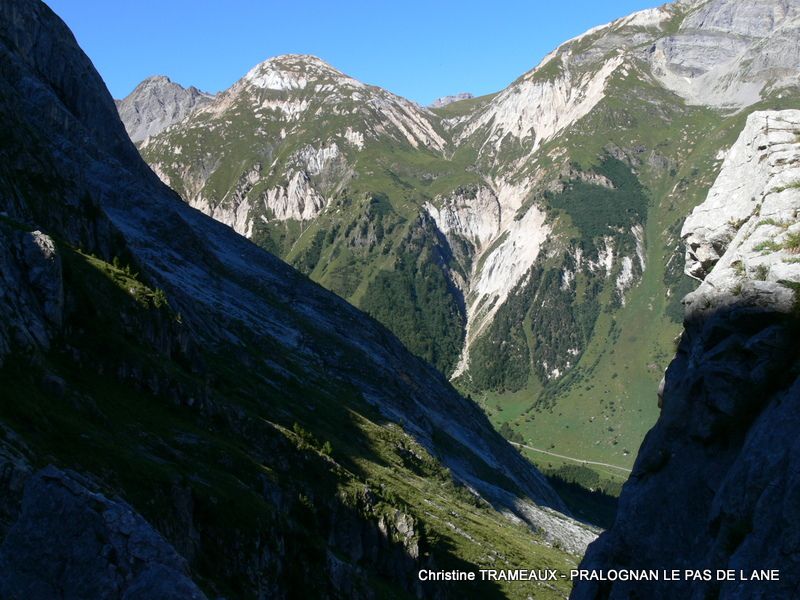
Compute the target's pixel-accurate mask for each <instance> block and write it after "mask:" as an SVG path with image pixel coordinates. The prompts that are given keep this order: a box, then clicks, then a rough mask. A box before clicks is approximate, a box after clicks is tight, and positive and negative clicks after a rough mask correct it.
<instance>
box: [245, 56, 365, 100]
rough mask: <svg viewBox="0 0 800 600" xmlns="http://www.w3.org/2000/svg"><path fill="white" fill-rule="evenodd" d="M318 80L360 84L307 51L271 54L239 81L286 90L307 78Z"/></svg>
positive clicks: (304, 85) (307, 79)
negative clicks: (303, 52) (305, 52)
mask: <svg viewBox="0 0 800 600" xmlns="http://www.w3.org/2000/svg"><path fill="white" fill-rule="evenodd" d="M320 79H334V80H336V81H337V83H339V84H342V83H345V84H349V85H350V86H352V87H364V84H363V83H361V82H360V81H356V80H355V79H353V78H352V77H349V76H347V75H345V74H344V73H342V72H341V71H339V70H338V69H336V68H335V67H333V66H331V65H330V64H328V63H327V62H325V61H324V60H322V59H321V58H318V57H316V56H313V55H311V54H282V55H280V56H274V57H272V58H269V59H267V60H265V61H264V62H261V63H259V64H257V65H256V66H255V67H253V68H252V69H250V71H248V73H247V74H246V75H245V76H244V78H243V81H245V82H247V83H249V84H250V85H252V86H255V87H258V88H262V89H270V90H279V91H287V90H298V89H304V88H305V87H306V85H307V84H308V82H309V81H317V80H320Z"/></svg>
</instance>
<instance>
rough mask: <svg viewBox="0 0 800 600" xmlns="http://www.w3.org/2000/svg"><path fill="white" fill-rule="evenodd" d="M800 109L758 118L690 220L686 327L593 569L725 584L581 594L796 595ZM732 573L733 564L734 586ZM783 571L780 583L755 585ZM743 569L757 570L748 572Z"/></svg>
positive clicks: (799, 543)
mask: <svg viewBox="0 0 800 600" xmlns="http://www.w3.org/2000/svg"><path fill="white" fill-rule="evenodd" d="M798 131H800V111H771V112H758V113H754V114H752V115H750V117H749V118H748V121H747V125H746V126H745V128H744V130H743V132H742V134H741V135H740V137H739V139H738V140H737V142H736V143H735V144H734V146H733V148H732V149H731V150H730V152H729V154H728V156H727V158H726V160H725V163H724V164H723V167H722V170H721V172H720V174H719V177H718V179H717V181H716V183H715V184H714V186H713V188H712V190H711V192H710V193H709V195H708V199H707V200H706V202H704V203H703V204H701V205H700V206H699V207H698V208H697V209H695V211H694V213H693V214H692V215H691V217H690V218H689V219H687V221H686V225H685V226H684V231H683V235H684V238H685V239H686V240H687V246H688V250H687V251H688V253H687V271H688V272H690V273H692V274H693V275H694V276H696V277H703V283H702V284H701V285H700V287H699V288H698V290H697V291H695V292H693V293H692V294H690V295H689V296H687V298H686V300H685V304H686V309H687V310H686V320H685V324H684V332H683V335H682V336H681V339H680V343H679V346H678V350H677V355H676V357H675V359H674V360H673V361H672V363H671V364H670V366H669V368H668V369H667V372H666V375H665V378H664V382H663V387H662V388H661V389H660V390H659V401H660V403H661V406H662V410H661V416H660V418H659V420H658V422H657V423H656V425H655V427H654V428H653V429H652V430H651V431H650V433H648V435H647V437H646V438H645V441H644V443H643V444H642V447H641V449H640V451H639V455H638V458H637V460H636V463H635V466H634V470H633V473H632V475H631V478H630V480H629V481H628V482H627V483H626V485H625V487H624V489H623V492H622V495H621V497H620V504H619V511H618V515H617V519H616V522H615V524H614V526H613V527H612V528H611V529H610V530H609V531H607V532H606V533H604V534H603V535H602V536H601V537H600V538H599V539H598V541H597V542H595V543H594V544H592V545H591V546H590V548H589V550H588V552H587V554H586V557H585V559H584V561H583V564H582V568H585V569H595V570H598V571H606V572H607V571H609V570H611V569H679V570H681V572H683V570H685V569H695V570H703V569H710V570H711V572H712V574H713V577H711V581H702V580H692V579H691V578H687V577H685V576H682V577H681V580H680V581H677V582H663V581H662V582H622V581H617V582H609V581H606V582H602V583H601V582H582V583H579V584H577V585H576V587H575V590H574V593H573V596H572V597H573V598H576V599H583V598H631V597H648V598H676V597H681V598H708V597H718V598H754V597H755V598H766V597H768V598H786V599H789V598H794V597H796V590H797V586H798V584H800V568H798V564H797V561H795V560H794V558H793V557H794V556H796V555H797V554H798V553H799V552H800V532H799V531H798V522H800V515H798V509H797V507H798V504H797V502H796V498H797V495H798V493H800V478H799V477H798V475H797V474H798V472H799V471H798V469H799V468H800V464H799V463H798V442H797V440H798V437H797V432H798V430H800V420H798V414H800V370H799V369H800V350H798V346H797V339H798V337H797V336H798V334H800V317H799V316H798V313H797V306H798V304H797V303H798V294H799V293H800V291H799V290H800V269H798V265H797V259H796V254H797V251H798V250H799V249H800V243H796V242H797V241H798V239H799V238H798V237H795V236H796V234H795V233H794V232H797V231H800V223H798V216H799V215H800V212H799V211H800V187H798V186H797V185H796V184H793V182H795V181H796V177H797V174H798V171H797V164H798V159H797V157H798V153H799V152H800V138H798V135H797V132H798ZM717 569H733V570H735V572H736V574H737V576H736V578H735V580H733V581H721V580H718V578H717V577H716V570H717ZM758 569H778V570H779V571H780V581H753V580H752V577H751V574H752V571H753V570H758ZM740 572H743V573H744V574H745V575H746V578H745V579H742V577H741V576H740Z"/></svg>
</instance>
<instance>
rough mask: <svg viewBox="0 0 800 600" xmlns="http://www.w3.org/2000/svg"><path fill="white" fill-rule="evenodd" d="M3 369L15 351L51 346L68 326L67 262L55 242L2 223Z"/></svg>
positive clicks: (0, 301) (0, 350)
mask: <svg viewBox="0 0 800 600" xmlns="http://www.w3.org/2000/svg"><path fill="white" fill-rule="evenodd" d="M0 281H2V283H3V286H2V288H1V289H0V314H2V315H3V319H2V322H1V323H0V365H2V364H3V360H4V358H5V356H6V355H8V354H9V353H10V352H11V351H12V350H14V349H21V348H22V349H24V348H30V347H35V346H39V347H48V346H49V344H50V339H51V337H52V331H53V329H54V328H57V327H59V326H60V325H61V323H62V318H63V304H64V290H63V281H62V272H61V259H60V257H59V255H58V252H57V250H56V246H55V243H54V242H53V240H52V238H50V237H49V236H48V235H46V234H44V233H42V232H41V231H39V230H35V231H31V232H22V231H19V230H17V229H15V228H11V227H8V226H4V224H3V223H2V222H0Z"/></svg>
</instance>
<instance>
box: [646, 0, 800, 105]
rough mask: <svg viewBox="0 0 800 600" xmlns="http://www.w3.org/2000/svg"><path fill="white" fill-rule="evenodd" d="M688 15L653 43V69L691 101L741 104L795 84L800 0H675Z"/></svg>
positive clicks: (799, 62)
mask: <svg viewBox="0 0 800 600" xmlns="http://www.w3.org/2000/svg"><path fill="white" fill-rule="evenodd" d="M677 6H679V7H681V8H682V9H684V10H687V13H688V14H687V16H686V18H685V19H684V20H683V22H682V23H681V26H680V29H679V30H678V32H677V33H675V34H673V35H669V36H666V37H663V38H660V39H659V40H657V41H656V43H655V44H654V46H653V48H652V53H651V55H650V56H651V64H652V68H653V73H654V75H656V77H657V78H658V79H659V80H660V81H661V83H662V84H663V85H665V86H666V87H668V88H669V89H671V90H673V91H675V92H676V93H678V94H680V95H681V96H683V97H684V98H686V99H687V100H688V101H689V102H691V103H693V104H705V105H709V106H715V107H731V108H734V107H735V108H739V107H742V106H747V105H749V104H752V103H754V102H756V101H758V99H759V98H760V97H761V96H762V95H763V93H764V92H765V91H770V90H777V89H781V88H782V87H784V86H787V85H791V86H795V87H796V86H797V70H798V68H800V42H798V40H800V35H798V34H799V33H800V2H798V0H759V2H745V1H742V0H711V1H709V2H706V3H703V4H699V5H697V4H695V5H693V6H692V5H687V4H684V5H680V4H679V5H677Z"/></svg>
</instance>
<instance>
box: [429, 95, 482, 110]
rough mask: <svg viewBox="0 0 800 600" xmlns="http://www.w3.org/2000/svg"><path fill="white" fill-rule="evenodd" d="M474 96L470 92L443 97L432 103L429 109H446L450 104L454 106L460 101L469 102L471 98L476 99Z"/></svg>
mask: <svg viewBox="0 0 800 600" xmlns="http://www.w3.org/2000/svg"><path fill="white" fill-rule="evenodd" d="M474 97H475V96H474V95H473V94H470V93H469V92H459V93H458V94H453V95H451V96H442V97H441V98H436V100H434V101H433V102H431V103H430V105H429V106H428V108H444V107H445V106H447V105H448V104H452V103H453V102H458V101H460V100H469V99H470V98H474Z"/></svg>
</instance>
